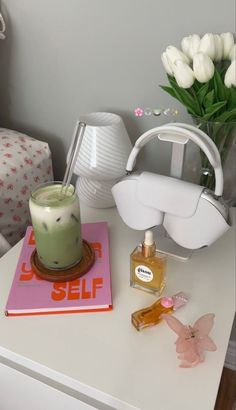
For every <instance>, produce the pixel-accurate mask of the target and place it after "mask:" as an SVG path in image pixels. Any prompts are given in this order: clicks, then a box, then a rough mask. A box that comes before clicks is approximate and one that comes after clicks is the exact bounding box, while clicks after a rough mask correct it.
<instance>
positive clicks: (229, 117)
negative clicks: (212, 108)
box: [214, 108, 236, 122]
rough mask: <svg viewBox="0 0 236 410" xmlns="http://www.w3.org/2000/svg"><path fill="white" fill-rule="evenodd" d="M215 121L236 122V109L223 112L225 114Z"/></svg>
mask: <svg viewBox="0 0 236 410" xmlns="http://www.w3.org/2000/svg"><path fill="white" fill-rule="evenodd" d="M214 121H219V122H229V121H236V108H234V109H233V110H231V111H225V112H223V114H221V115H219V116H218V117H217V118H215V120H214Z"/></svg>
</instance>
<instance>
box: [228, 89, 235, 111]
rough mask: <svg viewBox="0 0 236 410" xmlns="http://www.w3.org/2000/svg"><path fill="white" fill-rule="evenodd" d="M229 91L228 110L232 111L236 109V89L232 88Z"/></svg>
mask: <svg viewBox="0 0 236 410" xmlns="http://www.w3.org/2000/svg"><path fill="white" fill-rule="evenodd" d="M228 90H229V96H228V104H227V108H228V109H229V110H231V109H233V108H235V107H236V89H235V88H234V87H230V88H229V89H228Z"/></svg>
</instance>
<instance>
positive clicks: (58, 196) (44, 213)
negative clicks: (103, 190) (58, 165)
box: [29, 182, 82, 270]
mask: <svg viewBox="0 0 236 410" xmlns="http://www.w3.org/2000/svg"><path fill="white" fill-rule="evenodd" d="M61 187H62V183H61V182H50V183H46V184H43V185H40V186H39V187H37V189H36V190H35V191H34V192H33V193H32V194H31V197H30V201H29V207H30V213H31V218H32V223H33V229H34V235H35V241H36V249H37V253H38V256H39V258H40V261H41V262H42V264H43V265H44V266H46V267H47V268H50V269H55V270H56V269H65V268H68V267H70V266H73V265H75V264H76V263H77V262H79V261H80V259H81V257H82V238H81V223H80V206H79V199H78V197H77V195H76V193H75V188H74V187H73V185H70V186H69V187H68V188H67V190H65V188H63V190H62V191H61Z"/></svg>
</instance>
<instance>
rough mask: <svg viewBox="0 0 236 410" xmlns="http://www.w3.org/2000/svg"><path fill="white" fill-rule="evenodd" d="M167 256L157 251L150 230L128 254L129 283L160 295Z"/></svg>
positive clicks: (163, 284)
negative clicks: (140, 242) (141, 241)
mask: <svg viewBox="0 0 236 410" xmlns="http://www.w3.org/2000/svg"><path fill="white" fill-rule="evenodd" d="M166 265H167V256H166V255H164V254H162V253H160V252H158V251H157V249H156V244H155V242H154V240H153V233H152V231H146V232H145V239H144V241H143V243H142V245H139V246H137V247H136V248H135V249H134V251H133V252H132V253H131V255H130V285H131V286H132V287H135V288H138V289H142V290H145V291H147V292H151V293H155V294H157V295H158V296H159V295H161V293H162V291H163V289H164V287H165V282H166Z"/></svg>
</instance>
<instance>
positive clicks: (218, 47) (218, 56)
mask: <svg viewBox="0 0 236 410" xmlns="http://www.w3.org/2000/svg"><path fill="white" fill-rule="evenodd" d="M214 41H215V58H214V60H215V61H216V62H217V61H221V60H222V57H223V41H222V38H221V36H220V35H219V34H214Z"/></svg>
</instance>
